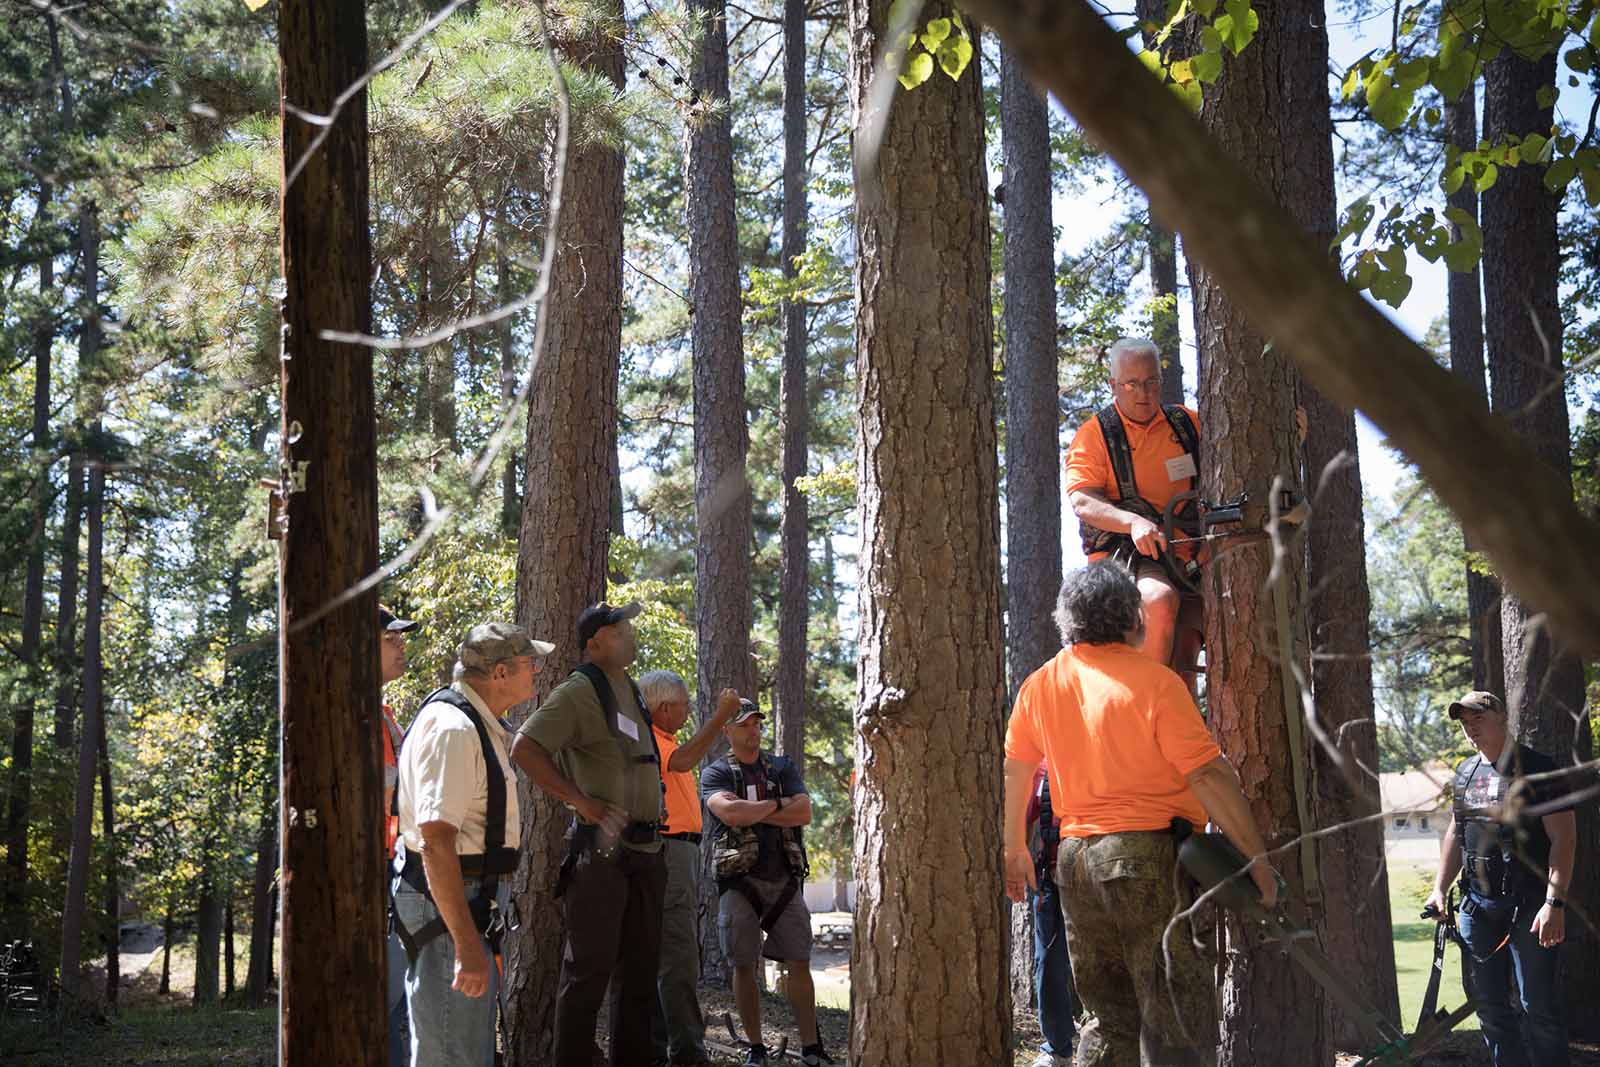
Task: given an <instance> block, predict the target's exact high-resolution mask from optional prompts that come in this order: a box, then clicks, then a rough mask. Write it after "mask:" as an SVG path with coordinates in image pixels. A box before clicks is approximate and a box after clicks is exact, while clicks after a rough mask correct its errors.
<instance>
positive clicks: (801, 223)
mask: <svg viewBox="0 0 1600 1067" xmlns="http://www.w3.org/2000/svg"><path fill="white" fill-rule="evenodd" d="M805 250H806V0H784V5H783V248H782V252H781V253H780V254H781V256H782V258H783V276H784V278H785V279H788V280H789V281H791V282H792V281H793V280H794V278H795V277H796V276H797V275H798V274H799V268H798V267H797V266H796V265H795V258H796V257H798V256H800V255H802V254H804V252H805ZM810 423H811V404H810V398H809V397H808V396H807V394H806V309H805V305H804V304H803V303H801V302H800V301H798V300H786V301H784V304H783V377H782V381H781V384H780V386H779V389H778V425H779V434H780V436H781V437H782V438H783V457H782V466H783V521H782V528H781V532H780V533H779V541H780V545H781V548H780V555H781V560H780V563H779V570H780V577H779V581H778V605H779V610H778V678H777V684H776V686H775V687H774V688H775V690H776V693H775V695H776V697H777V702H776V703H777V711H778V731H777V734H778V736H777V742H778V751H779V752H780V753H782V754H783V755H786V756H792V757H793V758H794V759H795V760H797V761H798V764H799V766H800V767H801V770H802V773H803V772H804V767H805V752H806V748H805V731H806V630H807V627H808V625H809V623H810V619H811V611H810V607H811V605H810V602H809V600H808V599H807V597H808V596H809V588H808V587H809V578H808V573H809V570H810V564H811V538H810V528H809V526H810V522H809V513H808V509H807V507H806V497H805V494H804V493H802V492H800V490H798V489H796V488H795V484H794V483H795V479H796V478H801V477H804V476H805V473H806V458H807V455H806V434H807V431H808V430H809V428H810Z"/></svg>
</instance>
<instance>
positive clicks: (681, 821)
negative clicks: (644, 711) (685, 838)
mask: <svg viewBox="0 0 1600 1067" xmlns="http://www.w3.org/2000/svg"><path fill="white" fill-rule="evenodd" d="M650 729H651V730H653V731H655V735H656V746H657V747H658V748H660V750H661V780H662V781H663V782H665V783H666V784H667V796H666V801H667V821H666V825H664V826H662V828H661V832H662V833H664V834H697V833H699V832H700V827H701V822H700V790H699V788H698V787H697V786H696V785H695V783H694V772H693V771H669V770H667V764H668V763H669V762H671V760H672V754H673V753H674V752H676V751H678V739H677V738H676V737H669V736H667V735H666V734H664V733H662V732H661V730H660V729H659V728H658V727H655V726H652V727H650Z"/></svg>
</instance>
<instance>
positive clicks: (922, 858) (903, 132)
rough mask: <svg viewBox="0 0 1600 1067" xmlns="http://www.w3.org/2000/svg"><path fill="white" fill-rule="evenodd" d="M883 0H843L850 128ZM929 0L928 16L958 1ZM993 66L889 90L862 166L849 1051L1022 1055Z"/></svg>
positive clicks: (857, 1056)
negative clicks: (1003, 554) (1009, 896)
mask: <svg viewBox="0 0 1600 1067" xmlns="http://www.w3.org/2000/svg"><path fill="white" fill-rule="evenodd" d="M889 8H890V2H889V0H851V2H850V4H849V32H850V68H851V93H852V99H853V102H854V107H855V111H856V118H857V123H856V128H857V130H860V129H862V128H863V123H864V121H866V120H869V119H870V118H871V116H869V115H866V114H864V113H865V112H867V111H868V109H869V108H870V107H871V102H870V99H869V96H868V87H869V83H870V80H871V77H872V72H873V67H874V60H875V57H876V53H877V50H878V48H879V47H880V46H881V44H882V42H883V40H884V38H885V36H886V34H887V29H888V24H889ZM948 13H949V8H948V7H946V6H945V5H943V4H934V5H929V7H927V8H925V9H924V10H923V13H922V17H924V18H934V17H940V16H947V15H948ZM980 78H981V72H980V65H979V64H978V63H976V62H975V63H973V64H972V65H971V66H970V67H969V68H968V69H967V70H966V72H965V73H964V74H963V75H962V77H961V79H960V80H959V81H955V82H952V81H951V80H950V79H948V78H946V77H944V76H943V75H942V74H939V73H935V74H934V76H933V77H932V78H931V79H929V80H928V81H927V82H926V83H925V84H923V85H922V86H920V87H919V88H918V89H917V90H916V91H915V92H909V93H896V94H895V96H894V98H893V101H892V103H891V104H890V112H889V114H888V116H887V121H886V122H885V124H884V134H883V140H882V143H881V146H880V149H879V152H878V155H877V160H876V172H875V173H873V174H867V173H859V172H858V174H857V176H856V230H857V234H858V242H859V245H858V258H857V265H856V294H857V305H856V350H857V353H858V355H857V359H858V374H857V382H858V384H857V398H858V407H859V409H860V417H861V431H860V440H859V446H858V451H857V457H858V463H859V468H860V500H861V541H862V559H861V584H860V616H861V630H860V633H861V646H860V647H861V660H860V672H859V676H858V677H859V682H858V686H859V688H858V696H859V700H858V705H857V709H856V734H857V739H856V767H857V772H858V779H857V785H856V788H855V795H854V815H855V854H854V859H855V863H854V871H855V879H856V906H855V930H856V935H855V943H854V946H853V948H852V951H851V981H852V991H853V1000H854V1016H853V1021H852V1028H851V1039H850V1061H851V1062H852V1063H863V1064H890V1063H896V1064H899V1063H963V1064H966V1063H971V1064H993V1063H1000V1062H1003V1061H1005V1060H1008V1059H1009V1058H1010V1055H1011V1053H1010V1036H1011V1034H1010V1031H1011V997H1010V988H1009V982H1008V980H1007V975H1006V970H1005V966H1004V961H1005V958H1006V952H1007V944H1008V941H1009V937H1010V931H1009V928H1008V924H1007V921H1006V913H1005V909H1004V906H1003V893H1002V878H1001V870H1000V849H999V847H998V842H997V841H996V839H995V836H994V828H995V827H996V826H998V825H1000V815H1001V813H1000V799H1001V798H1000V793H1001V778H1002V773H1001V768H1002V741H1003V737H1002V733H1003V731H1002V715H1003V710H1002V709H1003V705H1004V698H1005V671H1004V663H1003V645H1002V636H1001V619H1000V567H999V548H998V542H999V530H998V526H999V523H998V501H997V491H996V486H997V469H996V467H997V464H996V457H995V429H994V427H995V422H994V400H993V395H994V389H993V383H992V376H993V375H992V369H991V367H992V363H991V352H990V345H991V338H992V325H991V318H990V304H989V248H990V245H989V224H988V198H987V196H986V195H985V192H986V190H987V188H988V184H987V182H986V180H985V174H984V138H983V109H982V87H981V84H980Z"/></svg>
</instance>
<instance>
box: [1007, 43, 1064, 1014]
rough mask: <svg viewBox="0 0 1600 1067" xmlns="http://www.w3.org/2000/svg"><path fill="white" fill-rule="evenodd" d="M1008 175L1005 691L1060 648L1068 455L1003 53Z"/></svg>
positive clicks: (1050, 234) (1017, 94) (1024, 162)
mask: <svg viewBox="0 0 1600 1067" xmlns="http://www.w3.org/2000/svg"><path fill="white" fill-rule="evenodd" d="M1000 140H1001V146H1002V160H1003V163H1002V165H1003V167H1004V171H1005V177H1004V183H1005V200H1004V210H1005V230H1004V233H1003V235H1002V236H1003V238H1004V242H1005V248H1004V252H1003V258H1002V268H1001V269H1002V270H1004V271H1005V338H1006V358H1005V366H1006V658H1007V661H1008V664H1009V667H1010V671H1009V677H1010V684H1009V686H1008V687H1007V692H1008V693H1009V694H1010V695H1012V696H1014V695H1015V694H1016V691H1017V689H1018V688H1019V687H1020V686H1021V685H1022V682H1023V680H1024V679H1026V678H1027V677H1028V675H1029V674H1032V673H1033V672H1034V671H1035V670H1036V669H1038V668H1039V666H1040V665H1042V664H1043V663H1045V661H1047V660H1048V659H1050V657H1051V656H1054V655H1055V654H1056V653H1057V652H1059V651H1061V636H1060V634H1058V633H1057V632H1056V626H1055V622H1054V620H1053V618H1052V615H1051V611H1052V608H1053V606H1054V604H1055V598H1056V591H1057V590H1058V589H1059V588H1060V586H1061V466H1060V464H1061V453H1060V440H1059V427H1060V417H1059V415H1058V414H1057V405H1056V292H1055V233H1054V231H1053V229H1052V223H1051V219H1050V124H1049V113H1048V111H1047V109H1046V104H1045V99H1044V97H1043V96H1042V95H1040V94H1039V93H1038V92H1037V91H1035V90H1034V88H1033V87H1032V86H1031V85H1029V84H1028V80H1027V77H1026V76H1025V75H1024V74H1023V71H1022V66H1021V64H1019V63H1018V62H1017V61H1016V59H1015V58H1014V57H1013V56H1012V55H1011V53H1010V52H1009V51H1005V50H1003V49H1002V51H1001V53H1000ZM1033 970H1034V968H1033V909H1032V908H1031V907H1020V908H1012V909H1011V996H1012V999H1013V1000H1015V1001H1016V1002H1017V1003H1019V1004H1028V1003H1031V1002H1032V1000H1033V977H1034V975H1033Z"/></svg>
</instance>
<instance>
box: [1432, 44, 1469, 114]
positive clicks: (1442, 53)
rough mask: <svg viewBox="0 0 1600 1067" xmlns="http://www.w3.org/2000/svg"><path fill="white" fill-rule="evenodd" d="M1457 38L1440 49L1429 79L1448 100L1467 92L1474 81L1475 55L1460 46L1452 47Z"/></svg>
mask: <svg viewBox="0 0 1600 1067" xmlns="http://www.w3.org/2000/svg"><path fill="white" fill-rule="evenodd" d="M1457 40H1459V38H1451V39H1450V40H1448V41H1446V42H1445V44H1444V47H1442V48H1440V49H1439V55H1438V56H1437V57H1436V58H1435V60H1434V62H1433V73H1432V75H1431V76H1430V77H1429V79H1428V80H1429V81H1430V82H1432V83H1433V87H1434V88H1435V89H1437V90H1439V95H1440V96H1442V97H1444V98H1445V100H1447V101H1449V100H1455V99H1456V98H1457V97H1459V96H1460V95H1461V94H1462V93H1464V92H1466V91H1467V89H1468V88H1469V87H1470V86H1471V85H1472V81H1473V74H1474V62H1475V60H1474V57H1473V55H1472V53H1470V52H1463V51H1461V49H1460V48H1459V47H1455V48H1452V47H1451V46H1452V44H1454V42H1455V41H1457Z"/></svg>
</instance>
